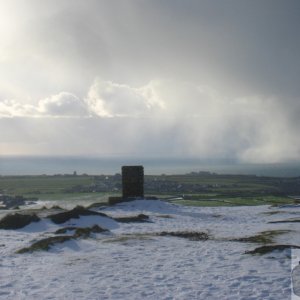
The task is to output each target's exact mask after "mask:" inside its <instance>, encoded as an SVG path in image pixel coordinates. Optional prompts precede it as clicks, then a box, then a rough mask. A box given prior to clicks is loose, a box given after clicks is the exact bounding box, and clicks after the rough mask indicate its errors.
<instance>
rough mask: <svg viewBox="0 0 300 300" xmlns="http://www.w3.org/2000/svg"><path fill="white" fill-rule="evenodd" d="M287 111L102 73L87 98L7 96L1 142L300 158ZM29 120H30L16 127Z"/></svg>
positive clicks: (268, 103)
mask: <svg viewBox="0 0 300 300" xmlns="http://www.w3.org/2000/svg"><path fill="white" fill-rule="evenodd" d="M285 111H286V109H284V107H283V105H282V101H278V99H275V98H266V97H259V96H253V97H245V98H237V99H231V98H228V97H226V96H224V95H220V94H219V93H218V92H217V91H214V90H212V89H210V88H209V87H203V86H197V85H194V84H190V83H183V82H175V81H168V80H154V81H151V82H149V83H148V84H146V85H144V86H142V87H131V86H129V85H124V84H118V83H114V82H110V81H102V80H100V79H96V80H95V81H94V83H93V84H92V85H91V87H90V88H89V89H88V92H87V95H86V97H83V98H79V97H77V96H76V95H73V94H71V93H67V92H61V93H59V94H57V95H53V96H50V97H48V98H46V99H42V100H40V101H39V102H38V103H37V104H36V105H33V104H22V103H21V102H17V101H12V100H10V101H8V100H5V101H2V102H0V116H1V124H2V125H1V126H2V127H3V128H4V130H5V129H6V134H4V136H3V138H2V147H1V149H2V151H3V154H9V153H13V154H14V153H15V154H24V153H23V152H22V151H23V150H24V149H27V150H26V151H28V153H34V154H45V153H46V154H49V153H52V154H53V153H54V154H93V155H101V154H103V153H106V154H107V153H111V154H113V153H122V154H133V153H134V154H136V155H141V156H142V155H154V156H155V155H160V156H191V157H200V158H210V159H212V158H221V159H234V160H238V161H243V162H252V163H254V162H281V161H289V160H297V159H299V157H300V142H299V141H298V140H297V139H296V136H297V133H296V126H294V124H292V125H291V124H290V119H289V115H290V114H288V113H286V114H285ZM17 119H19V121H16V120H17ZM9 120H11V121H9ZM12 120H14V121H12ZM22 123H24V124H26V126H19V127H18V128H15V130H14V127H11V125H12V124H22ZM33 124H34V126H33ZM9 126H10V128H9V130H8V129H7V128H8V127H9ZM62 128H63V130H62ZM28 132H30V134H28ZM2 135H3V134H2ZM22 137H26V138H22ZM12 140H15V141H16V140H17V141H18V147H17V148H18V149H19V150H18V151H19V152H20V153H19V152H18V151H17V152H16V147H14V149H11V148H12V145H13V144H14V143H13V142H12ZM22 145H23V146H22ZM26 151H25V152H26ZM47 151H48V152H47ZM53 151H54V152H53ZM25 154H26V153H25Z"/></svg>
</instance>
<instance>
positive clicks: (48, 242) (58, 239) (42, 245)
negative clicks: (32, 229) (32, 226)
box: [16, 235, 74, 254]
mask: <svg viewBox="0 0 300 300" xmlns="http://www.w3.org/2000/svg"><path fill="white" fill-rule="evenodd" d="M73 238H74V237H73V236H72V235H60V236H53V237H49V238H45V239H42V240H40V241H37V242H35V243H33V244H32V245H31V246H30V247H27V248H22V249H20V250H18V251H17V252H16V253H17V254H22V253H27V252H34V251H48V250H49V249H50V247H51V246H54V245H55V244H59V243H64V242H66V241H69V240H71V239H73Z"/></svg>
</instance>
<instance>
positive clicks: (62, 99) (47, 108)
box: [0, 92, 88, 118]
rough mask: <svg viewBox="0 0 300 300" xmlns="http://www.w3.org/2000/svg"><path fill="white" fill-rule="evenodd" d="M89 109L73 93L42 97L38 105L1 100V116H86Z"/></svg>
mask: <svg viewBox="0 0 300 300" xmlns="http://www.w3.org/2000/svg"><path fill="white" fill-rule="evenodd" d="M85 116H88V110H87V107H86V105H85V103H84V102H83V101H82V100H80V99H79V98H78V97H76V96H75V95H73V94H71V93H67V92H61V93H59V94H57V95H53V96H51V97H49V98H45V99H42V100H40V101H39V102H38V104H37V105H32V104H26V103H25V104H24V103H22V102H18V101H16V100H4V101H2V102H0V118H1V117H2V118H3V117H10V118H14V117H29V118H37V117H40V118H41V117H55V118H56V117H85Z"/></svg>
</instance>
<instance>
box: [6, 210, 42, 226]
mask: <svg viewBox="0 0 300 300" xmlns="http://www.w3.org/2000/svg"><path fill="white" fill-rule="evenodd" d="M38 221H40V218H39V217H38V216H37V215H35V214H32V215H22V214H19V213H15V214H11V215H6V216H5V217H4V218H3V219H1V220H0V229H20V228H23V227H25V226H27V225H29V224H30V223H31V222H38Z"/></svg>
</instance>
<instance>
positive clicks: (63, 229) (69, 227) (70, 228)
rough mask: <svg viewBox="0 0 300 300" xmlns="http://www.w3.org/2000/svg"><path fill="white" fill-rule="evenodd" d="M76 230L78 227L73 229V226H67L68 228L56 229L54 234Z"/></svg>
mask: <svg viewBox="0 0 300 300" xmlns="http://www.w3.org/2000/svg"><path fill="white" fill-rule="evenodd" d="M77 228H78V227H75V226H68V227H64V228H60V229H57V230H56V231H55V232H54V233H55V234H65V233H67V232H68V231H75V230H76V229H77Z"/></svg>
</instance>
